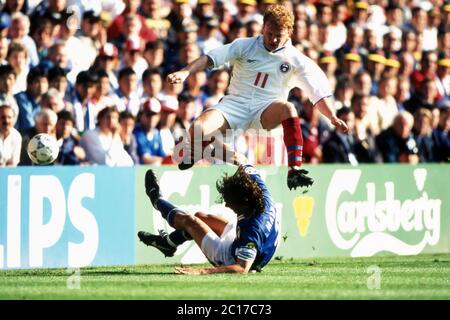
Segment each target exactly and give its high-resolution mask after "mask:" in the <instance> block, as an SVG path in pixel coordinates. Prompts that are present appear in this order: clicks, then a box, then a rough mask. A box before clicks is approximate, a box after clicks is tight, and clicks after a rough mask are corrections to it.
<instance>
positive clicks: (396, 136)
mask: <svg viewBox="0 0 450 320" xmlns="http://www.w3.org/2000/svg"><path fill="white" fill-rule="evenodd" d="M413 125H414V118H413V116H412V115H411V114H410V113H409V112H407V111H400V112H399V113H398V114H397V115H396V116H395V118H394V122H393V124H392V125H391V126H390V127H389V128H387V129H386V130H384V131H382V132H381V133H380V134H379V135H378V136H377V137H376V143H377V147H378V149H379V150H380V152H381V155H382V157H383V162H387V163H398V162H409V163H418V162H419V157H418V156H417V153H418V149H417V146H416V142H415V140H414V138H413V136H412V133H411V130H412V128H413Z"/></svg>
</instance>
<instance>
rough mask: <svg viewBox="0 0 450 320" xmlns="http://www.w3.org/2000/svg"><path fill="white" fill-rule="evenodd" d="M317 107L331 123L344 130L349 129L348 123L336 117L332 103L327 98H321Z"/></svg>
mask: <svg viewBox="0 0 450 320" xmlns="http://www.w3.org/2000/svg"><path fill="white" fill-rule="evenodd" d="M315 107H316V108H317V109H319V111H320V112H321V113H322V114H323V115H324V116H325V117H327V118H328V119H330V121H331V124H332V125H333V126H335V127H337V128H340V129H341V130H343V131H344V132H347V131H348V127H347V124H346V123H345V122H344V121H342V120H341V119H339V118H338V117H336V115H335V114H334V111H333V109H331V107H330V104H329V103H328V101H327V100H326V98H323V99H321V100H319V102H317V103H316V104H315Z"/></svg>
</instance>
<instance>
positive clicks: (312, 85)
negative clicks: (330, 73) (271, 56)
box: [295, 56, 333, 105]
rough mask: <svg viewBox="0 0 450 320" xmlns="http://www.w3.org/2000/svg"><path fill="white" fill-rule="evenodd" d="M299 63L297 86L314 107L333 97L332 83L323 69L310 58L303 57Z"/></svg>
mask: <svg viewBox="0 0 450 320" xmlns="http://www.w3.org/2000/svg"><path fill="white" fill-rule="evenodd" d="M301 60H302V61H301V62H300V63H299V66H298V69H297V72H296V76H295V85H296V86H297V87H299V88H300V89H301V90H303V91H305V93H306V95H307V96H308V98H309V100H310V101H311V103H312V104H313V105H315V104H316V103H317V102H319V100H320V99H323V98H327V97H330V96H332V95H333V93H332V90H331V85H330V82H329V81H328V78H327V76H326V75H325V73H324V72H323V70H322V69H320V67H319V66H318V65H317V64H316V63H315V62H314V61H312V60H311V59H310V58H308V57H306V56H303V57H302V58H301Z"/></svg>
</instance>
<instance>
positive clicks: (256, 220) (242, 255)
mask: <svg viewBox="0 0 450 320" xmlns="http://www.w3.org/2000/svg"><path fill="white" fill-rule="evenodd" d="M244 170H245V172H246V173H247V174H249V175H250V177H251V178H252V179H253V180H254V181H255V182H256V183H257V184H258V186H259V187H260V188H261V190H262V192H263V197H264V211H263V212H260V213H259V214H256V215H254V216H252V217H249V218H246V217H244V216H238V222H237V226H236V228H237V230H236V239H235V240H234V242H233V244H232V245H231V250H232V251H231V253H232V255H233V256H234V257H235V258H239V259H241V260H247V261H248V260H252V259H255V261H254V262H253V265H252V267H251V269H253V270H260V269H261V268H262V267H264V266H265V265H266V264H267V263H268V262H269V261H270V259H271V258H272V256H273V255H274V253H275V250H276V247H277V244H278V233H279V221H278V219H277V211H276V209H275V203H274V202H273V200H272V197H271V196H270V193H269V190H268V189H267V186H266V184H265V183H264V181H263V180H262V179H261V175H260V173H259V171H258V170H256V169H255V168H254V167H253V166H251V165H245V166H244Z"/></svg>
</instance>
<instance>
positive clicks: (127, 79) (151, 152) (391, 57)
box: [0, 0, 450, 166]
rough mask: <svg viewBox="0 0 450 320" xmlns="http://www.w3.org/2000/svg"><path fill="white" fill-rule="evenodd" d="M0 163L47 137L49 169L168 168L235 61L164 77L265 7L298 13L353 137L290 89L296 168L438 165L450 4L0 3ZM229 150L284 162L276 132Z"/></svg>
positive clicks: (298, 42) (25, 161) (238, 139)
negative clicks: (298, 144) (51, 139)
mask: <svg viewBox="0 0 450 320" xmlns="http://www.w3.org/2000/svg"><path fill="white" fill-rule="evenodd" d="M0 3H2V4H1V8H2V9H1V11H0V166H4V165H7V166H16V165H31V160H30V159H29V157H28V154H27V152H26V146H27V144H28V141H29V140H30V139H31V138H32V137H33V136H34V135H35V134H37V133H48V134H51V135H54V136H55V137H56V139H57V140H58V143H59V145H60V153H59V156H58V160H57V162H56V163H57V164H61V165H86V164H106V165H109V166H116V165H124V166H126V165H133V164H172V163H174V161H173V159H172V154H173V152H174V149H176V144H177V142H178V141H179V140H180V138H181V137H182V135H183V132H184V130H186V129H187V128H189V126H190V123H191V122H192V121H193V119H195V117H197V116H198V115H199V114H200V113H201V112H202V111H204V110H205V109H207V108H210V107H212V106H214V105H215V104H216V103H217V102H218V101H219V100H220V99H221V98H222V97H223V96H224V95H225V94H226V92H227V87H228V83H229V80H230V74H231V70H229V69H228V68H227V66H224V67H223V68H220V69H216V70H206V71H201V72H197V73H196V74H194V75H192V76H191V77H189V78H188V79H187V81H186V82H185V83H184V84H177V85H169V84H168V82H167V81H166V80H165V79H166V76H167V74H169V73H171V72H174V71H177V70H179V69H180V68H182V67H184V66H186V65H187V64H188V63H190V62H192V61H194V60H195V59H196V58H198V57H199V56H200V55H202V54H207V53H208V51H209V50H212V49H214V48H217V47H219V46H222V45H223V44H227V43H230V42H232V41H233V40H234V39H236V38H239V37H253V36H256V35H259V34H260V33H261V30H262V23H263V21H262V18H263V15H262V14H263V13H264V11H265V8H267V6H270V5H272V4H275V3H283V4H285V5H287V6H290V7H291V8H292V12H293V14H294V16H295V26H294V31H293V34H292V36H291V39H292V43H293V44H294V45H295V46H296V47H297V48H298V50H300V51H301V52H303V53H304V54H305V55H307V56H308V57H310V58H311V59H313V60H314V61H316V62H317V64H318V65H319V66H320V67H321V68H322V69H323V70H324V72H325V73H326V74H327V76H328V78H329V80H330V83H331V85H332V87H333V89H334V97H332V104H333V106H334V108H335V110H336V112H337V115H338V117H339V118H341V119H343V120H344V121H345V122H346V123H347V125H348V127H349V132H347V133H344V132H340V131H339V130H335V129H334V128H333V127H331V126H330V125H329V123H328V122H327V120H326V119H325V118H322V117H321V116H320V115H319V112H318V110H316V109H315V108H314V107H313V106H312V105H311V103H310V102H309V100H308V98H307V97H306V96H305V95H304V93H303V92H302V91H301V90H300V89H294V90H292V92H291V94H290V97H289V100H290V101H291V102H293V103H294V104H295V106H296V108H297V110H298V112H299V114H300V116H301V127H302V132H303V138H304V151H303V155H304V159H305V160H304V162H306V163H334V162H339V163H351V164H354V165H356V164H358V163H375V162H407V163H418V162H448V161H449V157H450V138H449V129H450V2H445V1H443V0H428V1H420V0H418V1H417V0H389V1H388V0H367V1H351V0H349V1H331V0H330V1H323V0H304V1H301V0H300V1H277V0H258V1H256V0H235V1H234V0H230V1H226V0H192V1H191V0H172V1H170V0H123V2H122V1H120V0H97V1H87V0H44V1H39V0H3V1H0ZM231 143H232V148H234V149H236V150H238V151H239V152H242V153H244V154H245V155H246V156H247V157H248V158H249V159H250V160H251V161H253V162H254V163H256V164H275V165H282V164H286V163H287V161H286V151H285V148H284V144H283V137H282V130H277V129H275V130H272V131H271V132H268V133H243V134H239V135H237V136H235V137H234V138H233V139H232V141H231Z"/></svg>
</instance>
